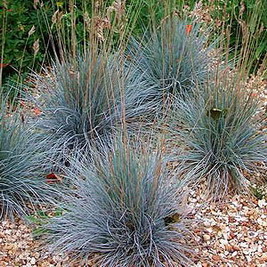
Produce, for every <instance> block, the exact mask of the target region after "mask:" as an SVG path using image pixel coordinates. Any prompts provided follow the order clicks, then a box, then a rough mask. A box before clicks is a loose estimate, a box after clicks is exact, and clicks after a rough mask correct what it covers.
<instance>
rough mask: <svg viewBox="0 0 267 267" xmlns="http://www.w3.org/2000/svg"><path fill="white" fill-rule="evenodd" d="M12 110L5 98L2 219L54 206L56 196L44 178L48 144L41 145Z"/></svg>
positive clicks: (0, 116)
mask: <svg viewBox="0 0 267 267" xmlns="http://www.w3.org/2000/svg"><path fill="white" fill-rule="evenodd" d="M11 110H12V107H10V106H9V107H8V106H7V104H6V99H4V98H3V97H1V101H0V219H6V218H9V219H13V218H14V216H15V215H19V216H24V215H26V214H29V212H31V211H32V209H33V208H34V205H35V204H40V203H46V204H47V203H50V201H51V200H52V199H53V196H54V195H55V194H54V193H53V192H54V191H52V189H51V188H50V187H48V185H46V183H45V178H44V174H45V168H44V165H43V164H44V162H45V161H46V159H47V154H46V153H45V152H44V149H43V148H44V147H43V145H44V143H46V142H47V140H45V141H44V142H40V140H39V139H38V137H37V135H35V134H34V133H32V131H31V129H29V128H27V127H26V126H25V125H24V124H23V123H22V122H21V119H20V116H19V114H18V113H17V114H14V113H12V111H11ZM17 112H18V111H17Z"/></svg>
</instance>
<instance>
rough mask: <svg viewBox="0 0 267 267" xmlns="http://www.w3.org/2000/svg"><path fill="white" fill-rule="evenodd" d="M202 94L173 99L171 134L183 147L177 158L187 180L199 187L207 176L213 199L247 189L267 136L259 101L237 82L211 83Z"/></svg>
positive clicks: (263, 155)
mask: <svg viewBox="0 0 267 267" xmlns="http://www.w3.org/2000/svg"><path fill="white" fill-rule="evenodd" d="M204 91H205V93H200V95H199V96H198V97H196V96H195V97H194V98H191V99H188V100H187V101H182V100H180V101H177V102H176V109H175V111H174V115H173V118H174V121H173V122H175V123H177V122H178V125H179V127H178V128H176V129H177V130H175V131H176V133H177V136H179V138H182V141H183V144H185V146H186V148H187V149H186V151H185V154H184V155H182V156H181V159H182V160H183V161H184V162H185V164H184V170H185V172H186V173H187V174H188V175H187V176H186V178H187V180H188V181H190V182H192V183H196V182H197V183H198V182H200V181H202V180H203V179H204V178H205V180H206V181H207V185H208V191H209V193H210V195H212V197H213V198H214V199H217V198H222V197H223V196H224V195H225V194H227V193H229V192H231V191H234V192H240V191H244V190H248V189H249V184H250V180H251V178H253V176H255V173H257V172H261V171H262V169H261V167H260V166H261V163H262V162H266V158H267V149H266V135H264V133H262V132H260V131H259V127H260V122H259V121H257V120H256V119H255V115H256V114H257V111H258V99H257V97H255V96H254V95H253V94H247V93H246V91H245V90H244V89H243V90H241V89H240V88H239V83H238V82H233V81H231V82H229V81H227V79H226V80H225V81H219V82H218V83H217V84H215V83H210V84H209V85H208V86H207V87H206V88H205V90H204ZM174 129H175V127H174Z"/></svg>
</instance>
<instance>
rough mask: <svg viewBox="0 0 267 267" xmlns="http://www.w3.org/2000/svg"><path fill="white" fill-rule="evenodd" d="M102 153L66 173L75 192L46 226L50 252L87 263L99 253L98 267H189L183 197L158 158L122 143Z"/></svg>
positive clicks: (69, 195) (83, 161)
mask: <svg viewBox="0 0 267 267" xmlns="http://www.w3.org/2000/svg"><path fill="white" fill-rule="evenodd" d="M101 151H102V154H101V155H100V154H99V152H97V153H96V154H94V156H93V157H91V159H90V160H89V161H88V160H86V159H83V160H81V159H80V160H79V161H75V160H74V162H75V163H74V162H72V166H74V169H67V172H66V179H68V180H69V181H71V182H72V183H73V188H74V189H73V191H72V192H70V193H69V194H68V195H65V196H63V199H64V201H63V204H62V205H61V206H60V208H61V209H64V210H65V212H64V213H63V215H62V216H61V217H55V218H53V219H52V220H51V222H50V224H48V225H47V229H48V230H49V232H50V233H49V235H48V238H49V239H50V242H51V248H52V250H54V249H58V250H59V251H61V252H70V253H74V254H76V255H77V258H79V259H80V261H81V264H85V265H86V263H87V261H88V259H89V258H90V257H91V256H95V255H98V256H97V264H99V266H114V267H115V266H116V267H119V266H125V267H126V266H146V267H148V266H157V267H158V266H165V265H164V264H167V265H168V266H177V263H180V264H182V265H184V266H189V265H190V264H191V262H190V259H189V258H188V255H190V253H191V250H190V248H189V242H190V234H189V230H188V219H186V218H185V216H184V211H183V205H182V195H181V193H178V191H179V190H178V186H177V182H176V183H174V181H172V180H171V178H170V177H169V176H168V174H167V170H166V167H165V165H164V162H163V160H161V158H160V156H159V155H150V156H149V155H148V153H140V149H138V148H130V147H129V146H128V145H125V144H124V145H123V144H122V143H121V142H119V143H117V145H116V144H115V145H114V147H113V148H111V149H110V148H109V149H105V148H102V149H101ZM188 264H189V265H188Z"/></svg>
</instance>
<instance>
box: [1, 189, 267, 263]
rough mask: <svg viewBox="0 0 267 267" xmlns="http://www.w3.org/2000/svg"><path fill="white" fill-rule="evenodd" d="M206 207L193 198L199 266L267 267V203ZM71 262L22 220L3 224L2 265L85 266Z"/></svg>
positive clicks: (232, 201)
mask: <svg viewBox="0 0 267 267" xmlns="http://www.w3.org/2000/svg"><path fill="white" fill-rule="evenodd" d="M204 203H205V202H204V196H202V195H201V194H199V193H198V192H197V191H192V192H191V193H190V196H189V202H188V207H189V209H190V210H192V213H191V214H190V216H192V217H193V218H195V219H196V223H195V224H194V226H193V232H194V236H195V240H194V242H195V243H196V244H197V247H196V249H195V251H196V256H195V259H194V262H195V264H196V266H197V267H201V266H203V267H208V266H233V267H234V266H244V265H247V266H251V267H256V266H257V267H258V266H259V267H264V266H267V231H266V230H267V199H265V198H263V199H256V198H255V197H252V196H248V195H243V196H241V195H235V196H232V197H230V198H229V200H228V201H226V202H225V203H221V204H218V203H211V204H204ZM69 262H70V256H66V255H65V256H64V255H58V254H55V253H51V252H48V250H47V249H45V247H44V246H43V244H42V242H41V241H40V240H36V239H34V238H33V236H32V228H31V226H30V225H27V224H25V223H24V222H23V221H21V220H16V221H14V222H10V221H3V222H2V223H1V225H0V266H8V267H11V266H12V267H13V266H21V267H30V266H32V267H36V266H38V267H52V266H56V267H59V266H64V267H81V265H78V264H75V263H69ZM90 266H94V263H93V260H92V263H91V264H90ZM177 266H179V265H178V264H177Z"/></svg>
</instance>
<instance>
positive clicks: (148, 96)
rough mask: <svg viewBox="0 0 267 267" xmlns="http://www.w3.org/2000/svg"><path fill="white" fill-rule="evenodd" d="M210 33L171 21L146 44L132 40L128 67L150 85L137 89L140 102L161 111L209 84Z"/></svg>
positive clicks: (143, 41)
mask: <svg viewBox="0 0 267 267" xmlns="http://www.w3.org/2000/svg"><path fill="white" fill-rule="evenodd" d="M207 34H208V32H207V31H204V30H203V29H201V28H200V25H198V24H196V23H193V22H191V23H190V22H186V21H180V20H178V19H177V18H171V19H166V20H165V21H163V22H162V24H161V25H160V27H159V28H158V29H156V30H153V31H151V32H150V33H146V35H145V36H144V38H143V40H142V41H138V40H134V41H132V42H131V43H130V48H129V52H128V56H127V58H128V64H127V65H128V66H129V68H130V69H132V70H133V71H132V72H133V76H135V75H137V76H140V77H142V81H143V82H144V83H145V84H146V85H145V86H141V87H139V89H141V90H135V94H136V100H135V101H136V103H137V104H139V105H141V106H142V105H147V104H148V103H149V104H150V105H149V107H150V108H149V110H148V108H147V107H145V110H146V111H158V112H159V111H161V110H162V107H163V106H164V105H165V104H166V103H170V102H172V100H173V96H175V97H181V96H182V97H186V95H187V94H188V93H190V92H191V91H192V90H194V89H195V88H196V87H199V86H200V85H202V84H203V83H205V81H206V80H207V78H208V76H209V74H210V72H211V63H212V61H213V59H212V57H211V55H210V52H211V49H212V45H208V43H207ZM130 89H131V88H130Z"/></svg>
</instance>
